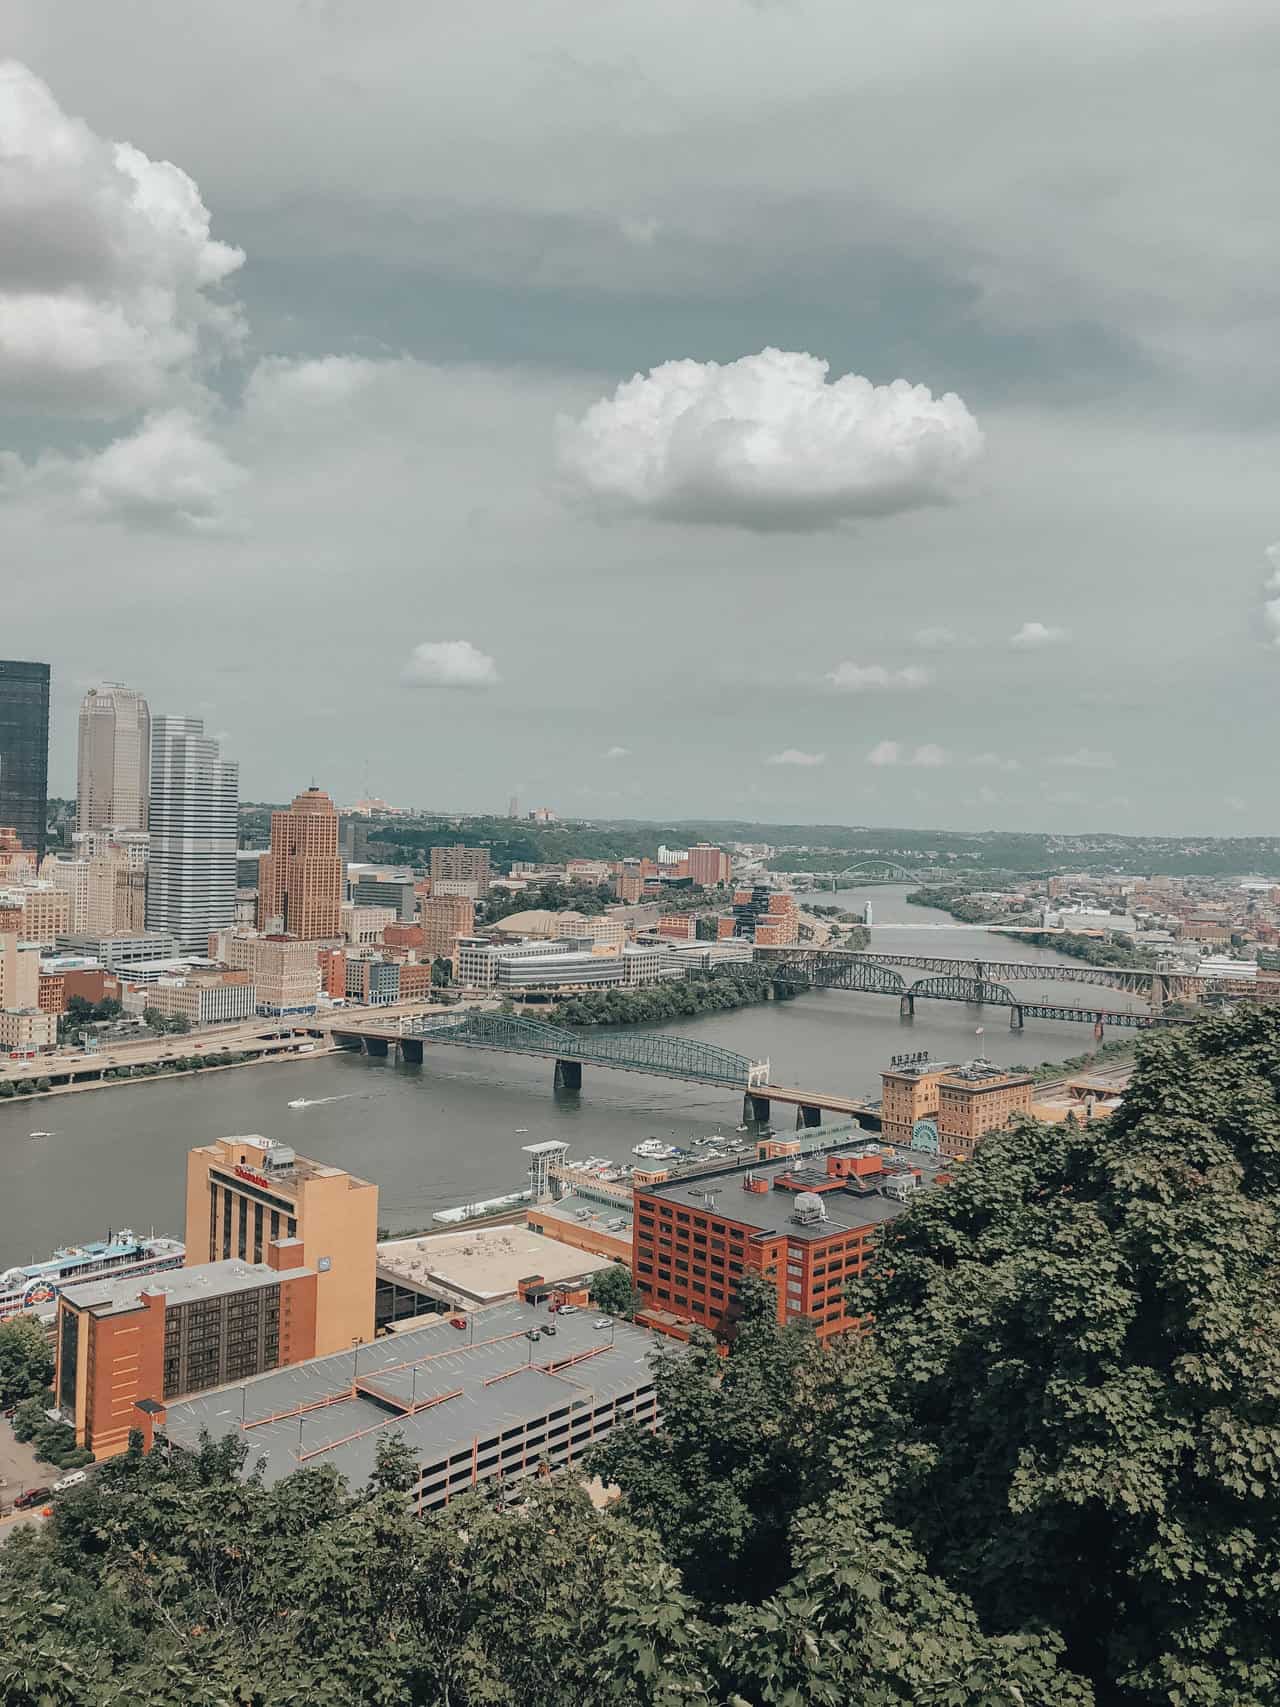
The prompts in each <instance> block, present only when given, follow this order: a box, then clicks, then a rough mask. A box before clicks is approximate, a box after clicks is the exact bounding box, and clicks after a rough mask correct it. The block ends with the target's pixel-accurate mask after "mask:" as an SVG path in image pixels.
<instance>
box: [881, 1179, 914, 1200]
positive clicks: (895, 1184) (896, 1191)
mask: <svg viewBox="0 0 1280 1707" xmlns="http://www.w3.org/2000/svg"><path fill="white" fill-rule="evenodd" d="M918 1184H919V1182H918V1181H917V1179H916V1176H915V1175H914V1174H892V1175H891V1176H890V1177H889V1178H888V1179H887V1180H886V1181H885V1182H884V1184H883V1185H882V1186H881V1187H880V1189H881V1191H883V1193H884V1195H885V1196H886V1197H892V1198H894V1199H895V1200H896V1201H897V1202H898V1203H906V1202H907V1200H908V1199H909V1198H911V1197H914V1196H915V1193H916V1188H917V1186H918Z"/></svg>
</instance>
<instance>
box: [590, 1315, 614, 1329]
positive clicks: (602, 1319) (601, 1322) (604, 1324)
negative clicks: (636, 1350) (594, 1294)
mask: <svg viewBox="0 0 1280 1707" xmlns="http://www.w3.org/2000/svg"><path fill="white" fill-rule="evenodd" d="M591 1326H592V1327H593V1328H611V1327H612V1326H613V1317H612V1316H597V1317H596V1319H595V1321H594V1322H592V1324H591Z"/></svg>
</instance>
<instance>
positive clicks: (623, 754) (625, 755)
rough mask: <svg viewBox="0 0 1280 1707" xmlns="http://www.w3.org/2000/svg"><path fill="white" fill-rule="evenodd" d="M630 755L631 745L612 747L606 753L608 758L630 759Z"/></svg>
mask: <svg viewBox="0 0 1280 1707" xmlns="http://www.w3.org/2000/svg"><path fill="white" fill-rule="evenodd" d="M630 757H631V748H630V747H610V748H609V749H608V751H607V752H606V753H605V758H606V759H629V758H630Z"/></svg>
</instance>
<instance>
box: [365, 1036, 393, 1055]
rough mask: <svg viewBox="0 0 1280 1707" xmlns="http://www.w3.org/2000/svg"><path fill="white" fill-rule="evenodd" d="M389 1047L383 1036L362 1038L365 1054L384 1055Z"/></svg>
mask: <svg viewBox="0 0 1280 1707" xmlns="http://www.w3.org/2000/svg"><path fill="white" fill-rule="evenodd" d="M389 1047H390V1045H389V1044H388V1043H387V1040H386V1038H385V1037H366V1038H365V1039H364V1052H365V1054H366V1055H385V1054H386V1053H387V1051H388V1049H389Z"/></svg>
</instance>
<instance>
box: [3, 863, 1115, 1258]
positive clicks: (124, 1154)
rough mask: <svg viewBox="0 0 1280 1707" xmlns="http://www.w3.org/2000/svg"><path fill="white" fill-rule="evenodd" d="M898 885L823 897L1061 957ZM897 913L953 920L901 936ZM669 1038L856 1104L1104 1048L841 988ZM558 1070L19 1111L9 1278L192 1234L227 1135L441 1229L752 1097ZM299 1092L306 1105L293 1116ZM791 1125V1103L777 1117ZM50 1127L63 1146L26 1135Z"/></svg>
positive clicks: (983, 942) (1002, 953) (223, 1088)
mask: <svg viewBox="0 0 1280 1707" xmlns="http://www.w3.org/2000/svg"><path fill="white" fill-rule="evenodd" d="M905 894H906V890H905V889H904V888H900V887H890V886H885V887H875V888H872V889H870V890H867V891H848V892H847V893H845V894H842V895H837V896H835V897H832V896H831V895H829V894H828V895H820V896H816V897H815V899H816V900H819V901H822V902H826V903H831V902H832V901H833V899H834V901H835V902H836V903H837V904H842V905H846V906H848V907H850V908H856V909H858V910H861V907H862V906H863V904H864V902H865V900H866V898H867V897H868V895H869V896H870V899H871V902H872V906H873V908H874V916H875V920H876V925H875V929H874V934H873V946H874V947H876V948H880V949H883V950H885V951H897V952H901V953H910V954H916V953H936V954H945V955H955V956H957V957H963V956H974V955H985V956H986V957H988V958H991V959H994V958H996V957H1001V958H1008V959H1017V960H1031V959H1036V960H1044V961H1056V960H1060V959H1061V958H1062V957H1061V956H1059V955H1057V954H1056V953H1055V952H1054V951H1053V950H1052V949H1033V948H1028V947H1024V946H1022V945H1021V944H1019V943H1017V942H1016V941H1013V940H1011V939H1008V938H1004V937H999V936H991V935H987V934H985V933H979V932H974V931H962V930H957V929H955V928H954V927H953V926H952V921H951V920H950V919H949V918H948V917H947V915H946V914H943V913H935V912H933V911H931V910H929V909H925V908H920V907H909V906H907V905H905V902H904V896H905ZM895 921H896V922H899V923H904V922H910V923H912V924H924V923H935V924H940V925H942V926H944V927H948V928H944V929H939V930H936V931H927V932H926V931H920V930H912V931H906V930H899V931H895V930H894V929H893V928H892V925H893V923H894V922H895ZM911 976H912V975H911V974H910V973H908V974H907V977H908V981H910V978H911ZM922 976H923V974H922ZM1018 988H1019V990H1021V991H1025V992H1026V994H1027V996H1028V999H1031V997H1032V991H1033V990H1034V991H1037V992H1042V993H1043V994H1044V995H1045V996H1047V997H1049V998H1051V999H1057V1000H1059V1001H1066V1002H1072V1003H1075V1002H1088V1001H1090V1000H1092V999H1094V997H1095V992H1094V991H1093V990H1092V989H1091V987H1090V986H1087V985H1072V984H1054V983H1046V984H1045V985H1043V986H1040V985H1031V984H1026V985H1023V984H1020V985H1019V986H1018ZM1096 999H1097V1001H1098V1002H1099V1003H1100V1004H1101V1003H1105V1005H1106V1006H1108V1007H1113V1008H1116V1007H1121V1006H1128V1005H1134V1004H1133V1003H1132V1002H1131V1001H1130V1000H1129V999H1128V998H1125V997H1123V996H1121V995H1119V994H1118V993H1117V992H1115V991H1106V992H1105V993H1104V992H1102V991H1098V992H1097V993H1096ZM1137 1005H1140V1004H1137ZM979 1025H983V1026H984V1028H985V1031H984V1035H983V1036H982V1037H980V1038H979V1037H978V1036H976V1035H975V1034H976V1029H977V1027H978V1026H979ZM664 1029H666V1030H671V1031H679V1032H682V1033H687V1034H688V1035H690V1036H697V1037H700V1038H705V1039H707V1040H708V1041H710V1042H715V1043H722V1044H724V1045H725V1046H726V1047H727V1048H730V1049H737V1050H740V1051H741V1052H742V1053H744V1054H747V1055H751V1056H753V1057H755V1058H761V1057H768V1058H769V1059H770V1060H771V1062H772V1067H773V1077H774V1079H775V1081H776V1082H777V1083H779V1084H790V1085H804V1086H810V1085H812V1086H816V1087H818V1088H820V1089H825V1090H829V1091H842V1092H845V1093H846V1094H850V1093H851V1094H871V1093H874V1092H875V1091H876V1090H877V1089H878V1087H879V1077H878V1075H879V1071H880V1068H881V1067H882V1066H885V1065H887V1063H888V1059H889V1057H890V1055H893V1054H897V1053H899V1052H902V1051H906V1050H915V1049H926V1048H927V1049H930V1050H932V1051H933V1052H934V1054H935V1055H937V1056H940V1057H941V1058H943V1059H949V1060H957V1059H963V1058H967V1057H969V1056H972V1055H974V1054H977V1053H979V1052H983V1053H985V1054H987V1055H988V1056H990V1057H991V1058H992V1059H993V1060H997V1061H1003V1062H1009V1063H1013V1062H1026V1063H1033V1062H1038V1061H1044V1060H1060V1059H1062V1058H1063V1057H1064V1056H1067V1055H1075V1054H1078V1053H1080V1052H1081V1051H1083V1050H1085V1049H1087V1048H1089V1047H1090V1043H1091V1038H1092V1031H1091V1028H1089V1027H1087V1026H1084V1025H1078V1024H1067V1023H1062V1022H1048V1021H1044V1020H1028V1022H1027V1029H1026V1030H1025V1032H1023V1033H1022V1034H1021V1035H1020V1036H1019V1035H1016V1034H1012V1033H1010V1031H1009V1030H1008V1016H1007V1014H1006V1013H1005V1011H1004V1010H1003V1009H999V1008H993V1009H989V1010H987V1011H986V1013H985V1015H984V1014H982V1013H979V1012H978V1011H977V1010H975V1009H972V1008H967V1007H964V1006H962V1005H960V1004H959V1003H952V1002H921V1003H920V1005H919V1008H918V1010H917V1013H916V1017H915V1020H914V1022H913V1021H909V1020H905V1021H904V1020H901V1019H900V1018H899V1017H898V1004H897V1002H896V1001H895V1000H893V999H891V998H888V997H884V996H864V995H846V994H843V993H841V992H838V991H826V992H813V993H811V994H809V995H805V996H801V997H798V998H797V999H796V1000H795V1001H792V1002H780V1003H772V1002H771V1003H769V1004H767V1005H762V1006H758V1007H751V1008H742V1009H739V1010H738V1011H737V1012H735V1013H727V1014H712V1015H708V1016H707V1017H705V1018H702V1019H695V1020H686V1021H684V1022H683V1023H681V1024H678V1025H673V1026H670V1027H664ZM551 1073H552V1069H551V1063H550V1062H549V1061H540V1060H539V1061H535V1060H521V1059H519V1058H517V1057H513V1056H504V1055H493V1054H489V1053H487V1052H480V1051H468V1050H463V1049H438V1050H435V1051H428V1059H427V1063H426V1064H425V1065H424V1066H422V1067H404V1066H397V1065H395V1064H394V1063H393V1062H391V1061H386V1060H384V1061H378V1060H370V1059H366V1058H364V1057H362V1056H356V1055H341V1056H329V1057H325V1058H322V1059H317V1060H314V1061H292V1062H289V1063H287V1064H281V1065H264V1066H260V1067H245V1068H243V1069H239V1070H235V1071H229V1072H225V1073H211V1074H207V1075H203V1076H196V1077H192V1078H181V1079H169V1080H165V1079H156V1080H151V1081H149V1082H147V1083H145V1084H140V1085H131V1086H129V1087H128V1088H121V1089H111V1090H100V1091H85V1092H83V1093H80V1094H78V1095H74V1096H62V1097H48V1098H41V1099H38V1100H35V1101H32V1102H24V1103H20V1104H19V1103H6V1104H4V1105H3V1106H0V1269H3V1268H5V1267H7V1266H9V1264H11V1263H15V1262H22V1261H28V1260H32V1259H39V1258H43V1257H45V1256H47V1255H48V1254H49V1252H50V1251H51V1250H52V1248H53V1247H54V1246H55V1245H57V1244H62V1243H69V1242H75V1241H79V1240H85V1239H91V1238H100V1237H102V1236H104V1235H105V1233H106V1232H107V1230H108V1228H119V1227H122V1226H129V1227H132V1228H133V1229H134V1230H135V1231H146V1230H150V1229H151V1228H152V1227H154V1228H155V1229H156V1231H157V1232H166V1233H174V1234H177V1235H179V1236H181V1233H182V1220H183V1203H184V1180H185V1154H186V1151H187V1150H188V1149H189V1148H190V1147H191V1146H192V1145H194V1144H202V1143H207V1142H208V1140H209V1139H211V1138H218V1137H223V1136H225V1135H226V1134H228V1133H248V1132H257V1133H263V1134H265V1135H266V1136H268V1137H273V1138H280V1139H283V1140H286V1141H287V1142H289V1143H291V1144H294V1145H296V1146H297V1148H298V1149H299V1150H301V1151H303V1152H304V1153H305V1154H308V1155H311V1156H315V1157H317V1158H318V1159H320V1160H322V1161H328V1162H336V1163H339V1164H341V1165H342V1166H344V1167H348V1168H351V1169H352V1170H353V1171H354V1172H357V1173H361V1174H364V1175H366V1176H367V1177H369V1178H371V1179H373V1180H376V1181H377V1183H378V1186H379V1188H380V1190H381V1213H380V1217H379V1219H380V1220H381V1221H382V1222H383V1223H384V1225H387V1226H389V1227H393V1228H409V1227H421V1226H425V1225H428V1224H429V1223H430V1220H431V1215H432V1212H433V1211H434V1210H437V1209H442V1208H446V1207H448V1206H449V1205H451V1204H456V1203H464V1202H467V1201H470V1200H475V1199H477V1198H486V1197H493V1196H496V1195H498V1194H500V1193H502V1192H506V1191H514V1190H516V1189H518V1187H520V1186H521V1185H523V1184H524V1167H525V1158H524V1157H523V1156H522V1155H521V1153H520V1146H521V1145H522V1144H530V1143H534V1142H536V1141H538V1140H540V1139H546V1138H556V1139H563V1140H565V1141H566V1142H568V1143H569V1144H570V1145H571V1146H572V1151H573V1154H575V1155H577V1156H585V1155H600V1156H612V1157H614V1158H615V1159H616V1160H618V1161H624V1160H628V1159H629V1158H630V1153H631V1149H632V1146H633V1145H635V1144H638V1143H639V1142H640V1140H641V1139H643V1138H647V1137H650V1136H657V1137H661V1138H664V1139H674V1140H675V1141H676V1142H680V1141H681V1140H683V1139H684V1138H687V1137H688V1136H690V1135H695V1136H700V1135H702V1134H707V1133H712V1132H716V1131H720V1130H723V1129H725V1128H728V1129H729V1130H732V1128H733V1126H734V1125H735V1124H736V1123H737V1121H738V1120H739V1119H740V1117H741V1114H740V1110H741V1099H740V1098H738V1097H736V1096H734V1095H732V1094H729V1093H726V1092H721V1091H716V1090H711V1089H706V1090H704V1089H700V1088H699V1087H697V1086H695V1085H684V1084H677V1083H672V1082H670V1081H667V1080H663V1079H655V1078H647V1077H642V1076H640V1075H638V1074H632V1073H616V1072H609V1071H607V1070H605V1069H603V1068H592V1067H587V1068H585V1069H584V1073H583V1088H582V1091H581V1094H573V1093H563V1092H562V1093H559V1094H553V1092H552V1086H551ZM297 1097H305V1098H307V1099H308V1100H309V1101H310V1103H311V1105H312V1106H310V1107H308V1108H305V1109H291V1108H290V1107H289V1106H288V1104H289V1102H290V1101H291V1100H293V1099H294V1098H297ZM789 1116H790V1111H789V1110H785V1111H781V1112H780V1116H779V1119H780V1122H783V1123H785V1122H786V1121H787V1119H788V1117H789ZM45 1129H48V1130H50V1131H51V1132H52V1134H53V1135H52V1136H51V1137H47V1138H30V1137H28V1134H29V1133H30V1132H32V1131H37V1130H45ZM522 1129H527V1130H522Z"/></svg>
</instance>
